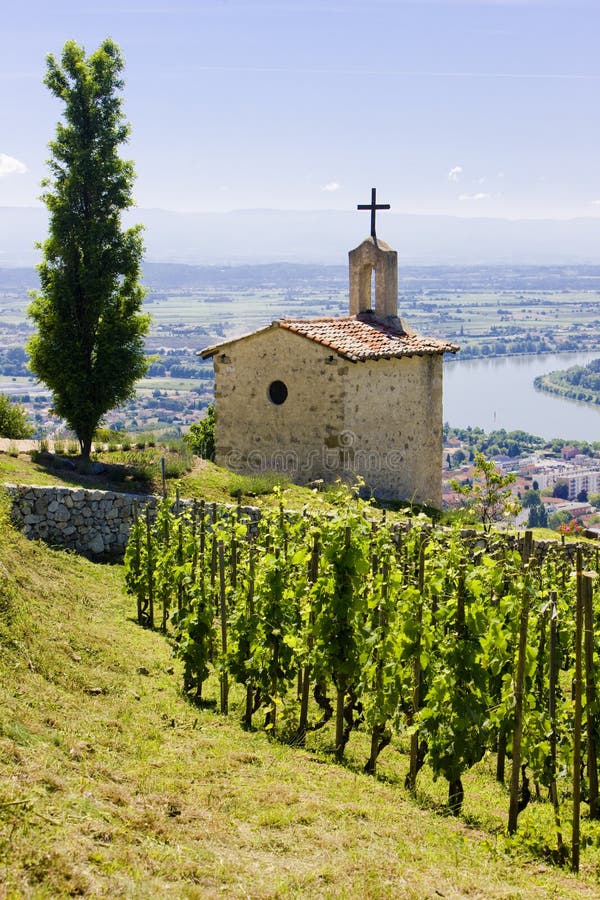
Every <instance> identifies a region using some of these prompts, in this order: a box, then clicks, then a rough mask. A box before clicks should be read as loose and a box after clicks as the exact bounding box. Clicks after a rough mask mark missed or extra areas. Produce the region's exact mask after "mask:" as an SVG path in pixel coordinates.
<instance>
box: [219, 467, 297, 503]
mask: <svg viewBox="0 0 600 900" xmlns="http://www.w3.org/2000/svg"><path fill="white" fill-rule="evenodd" d="M288 484H289V479H288V478H287V477H286V476H285V475H282V474H281V473H280V472H260V473H257V474H256V475H237V474H234V475H232V476H231V478H230V480H229V493H230V495H231V496H232V497H260V496H261V495H263V494H272V493H274V492H275V491H276V490H277V489H283V488H285V487H286V486H287V485H288Z"/></svg>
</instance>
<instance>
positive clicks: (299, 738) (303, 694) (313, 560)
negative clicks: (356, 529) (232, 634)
mask: <svg viewBox="0 0 600 900" xmlns="http://www.w3.org/2000/svg"><path fill="white" fill-rule="evenodd" d="M320 552H321V547H320V537H319V533H318V532H317V533H316V534H315V536H314V538H313V547H312V553H311V556H310V563H309V570H308V580H309V582H310V583H311V584H315V582H316V581H317V578H318V577H319V555H320ZM313 625H314V614H313V611H312V605H311V611H310V613H309V623H308V636H307V644H308V646H307V650H308V656H309V659H308V660H307V662H306V665H305V666H304V668H303V669H302V688H301V691H300V719H299V722H298V732H297V735H296V743H297V744H298V745H299V746H300V747H303V746H304V744H305V742H306V729H307V727H308V701H309V699H310V676H311V665H310V654H311V651H312V648H313V642H314V639H313V633H312V632H313Z"/></svg>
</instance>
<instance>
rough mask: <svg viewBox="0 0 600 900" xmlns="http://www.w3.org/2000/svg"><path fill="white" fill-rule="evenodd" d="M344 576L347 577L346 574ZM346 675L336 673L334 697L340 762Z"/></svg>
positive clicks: (346, 535) (349, 533)
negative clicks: (336, 680) (336, 681)
mask: <svg viewBox="0 0 600 900" xmlns="http://www.w3.org/2000/svg"><path fill="white" fill-rule="evenodd" d="M351 538H352V530H351V528H350V526H349V525H346V530H345V533H344V547H345V549H346V551H348V550H349V549H350V542H351ZM346 577H348V576H347V575H346ZM346 680H347V679H346V676H345V675H342V674H341V673H338V683H337V685H336V698H335V758H336V760H337V761H338V762H341V761H342V759H343V756H344V704H345V700H346Z"/></svg>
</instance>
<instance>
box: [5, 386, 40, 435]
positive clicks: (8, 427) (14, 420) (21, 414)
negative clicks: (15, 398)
mask: <svg viewBox="0 0 600 900" xmlns="http://www.w3.org/2000/svg"><path fill="white" fill-rule="evenodd" d="M33 432H34V429H33V428H32V426H31V425H30V424H29V422H28V421H27V413H26V412H25V410H24V409H23V407H22V406H20V404H18V403H13V402H12V401H11V399H10V398H9V397H8V396H7V395H6V394H0V437H4V438H10V439H12V440H16V441H18V440H21V439H22V438H28V437H31V435H32V434H33Z"/></svg>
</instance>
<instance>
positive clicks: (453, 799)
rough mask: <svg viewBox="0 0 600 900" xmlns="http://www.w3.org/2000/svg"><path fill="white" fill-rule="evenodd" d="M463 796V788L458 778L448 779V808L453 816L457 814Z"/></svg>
mask: <svg viewBox="0 0 600 900" xmlns="http://www.w3.org/2000/svg"><path fill="white" fill-rule="evenodd" d="M464 797H465V792H464V788H463V785H462V781H461V780H460V778H456V779H454V780H453V781H450V782H449V784H448V809H449V810H450V812H451V813H452V815H453V816H459V815H460V811H461V809H462V805H463V800H464Z"/></svg>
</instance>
